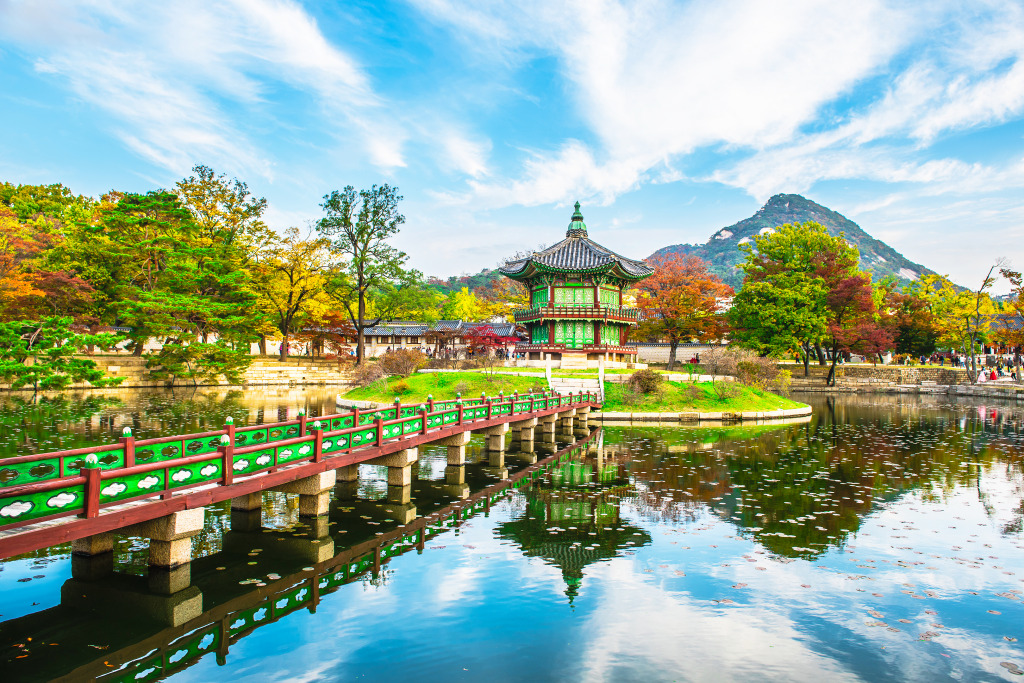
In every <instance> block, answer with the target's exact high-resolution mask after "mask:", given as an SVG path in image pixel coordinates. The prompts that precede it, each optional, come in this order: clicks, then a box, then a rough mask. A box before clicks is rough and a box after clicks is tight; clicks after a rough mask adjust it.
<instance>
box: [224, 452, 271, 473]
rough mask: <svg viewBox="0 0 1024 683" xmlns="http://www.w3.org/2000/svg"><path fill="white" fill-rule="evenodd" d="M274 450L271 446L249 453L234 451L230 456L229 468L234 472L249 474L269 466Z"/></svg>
mask: <svg viewBox="0 0 1024 683" xmlns="http://www.w3.org/2000/svg"><path fill="white" fill-rule="evenodd" d="M274 450H275V449H274V448H273V447H271V448H264V449H262V450H259V451H253V452H251V453H241V454H239V453H234V454H232V456H231V469H232V470H233V471H234V473H235V474H249V473H250V472H255V471H256V470H259V469H263V468H264V467H269V466H270V465H271V464H272V463H273V462H274Z"/></svg>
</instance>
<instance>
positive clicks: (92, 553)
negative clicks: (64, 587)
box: [71, 534, 114, 581]
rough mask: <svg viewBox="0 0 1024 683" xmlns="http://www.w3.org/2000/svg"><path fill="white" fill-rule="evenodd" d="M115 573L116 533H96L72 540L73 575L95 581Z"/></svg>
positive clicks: (84, 579)
mask: <svg viewBox="0 0 1024 683" xmlns="http://www.w3.org/2000/svg"><path fill="white" fill-rule="evenodd" d="M113 573H114V535H113V534H96V535H95V536H86V537H85V538H79V539H76V540H74V541H72V542H71V576H72V578H75V579H80V580H82V581H95V580H96V579H100V578H103V577H104V576H110V575H111V574H113Z"/></svg>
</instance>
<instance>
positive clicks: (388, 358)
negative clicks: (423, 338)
mask: <svg viewBox="0 0 1024 683" xmlns="http://www.w3.org/2000/svg"><path fill="white" fill-rule="evenodd" d="M380 365H381V368H382V369H383V370H384V374H387V375H398V376H399V377H408V376H409V375H411V374H412V373H414V372H416V371H417V370H419V369H420V368H422V367H426V365H427V356H426V354H424V353H422V352H420V351H417V350H416V349H394V350H392V351H388V352H387V353H385V354H384V355H383V356H381V358H380Z"/></svg>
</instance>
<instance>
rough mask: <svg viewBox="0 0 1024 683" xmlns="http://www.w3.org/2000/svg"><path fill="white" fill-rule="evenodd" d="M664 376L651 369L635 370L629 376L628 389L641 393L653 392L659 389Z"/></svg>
mask: <svg viewBox="0 0 1024 683" xmlns="http://www.w3.org/2000/svg"><path fill="white" fill-rule="evenodd" d="M664 382H665V378H664V377H662V376H661V374H660V373H657V372H655V371H654V370H651V369H649V368H648V369H645V370H637V371H636V372H634V373H633V374H632V375H630V377H629V382H628V386H629V388H630V390H632V391H634V392H636V393H638V394H643V395H645V396H646V395H648V394H655V393H657V392H658V391H660V390H661V388H662V384H663V383H664Z"/></svg>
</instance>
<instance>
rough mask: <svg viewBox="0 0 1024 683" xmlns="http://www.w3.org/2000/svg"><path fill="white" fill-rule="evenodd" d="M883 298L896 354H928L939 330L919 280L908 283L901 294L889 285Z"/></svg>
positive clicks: (933, 345)
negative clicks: (888, 315)
mask: <svg viewBox="0 0 1024 683" xmlns="http://www.w3.org/2000/svg"><path fill="white" fill-rule="evenodd" d="M883 299H884V304H883V305H884V307H885V308H886V309H887V310H888V311H889V314H890V318H889V323H890V325H891V330H892V335H893V338H894V346H895V351H896V353H900V354H908V355H911V356H914V357H918V356H928V355H931V353H932V352H933V351H935V348H936V346H937V344H938V340H939V331H938V328H937V323H936V320H935V314H934V313H933V312H932V309H931V303H930V302H929V301H928V299H927V298H926V297H925V296H923V295H922V291H921V283H920V281H914V282H911V283H910V284H908V285H907V286H906V287H904V289H903V291H899V290H897V289H896V288H895V286H891V287H889V288H887V289H886V290H885V292H884V294H883Z"/></svg>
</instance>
